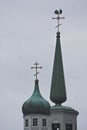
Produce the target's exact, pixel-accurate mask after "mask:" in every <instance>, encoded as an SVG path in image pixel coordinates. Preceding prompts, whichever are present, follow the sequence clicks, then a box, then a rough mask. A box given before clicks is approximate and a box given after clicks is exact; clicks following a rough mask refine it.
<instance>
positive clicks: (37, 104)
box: [22, 79, 50, 115]
mask: <svg viewBox="0 0 87 130" xmlns="http://www.w3.org/2000/svg"><path fill="white" fill-rule="evenodd" d="M22 112H23V114H24V115H28V114H46V115H49V114H50V104H49V103H48V101H46V100H45V99H44V98H43V97H42V95H41V93H40V91H39V85H38V80H37V79H36V80H35V88H34V92H33V94H32V96H31V97H30V98H29V99H28V100H27V101H25V102H24V104H23V106H22Z"/></svg>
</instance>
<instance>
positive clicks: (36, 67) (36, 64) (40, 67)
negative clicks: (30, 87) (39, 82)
mask: <svg viewBox="0 0 87 130" xmlns="http://www.w3.org/2000/svg"><path fill="white" fill-rule="evenodd" d="M34 65H35V67H31V69H35V70H36V72H35V74H34V76H35V77H36V79H37V75H38V74H39V72H38V71H37V69H42V66H38V65H39V63H37V61H36V62H35V63H34Z"/></svg>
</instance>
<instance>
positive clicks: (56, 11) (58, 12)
mask: <svg viewBox="0 0 87 130" xmlns="http://www.w3.org/2000/svg"><path fill="white" fill-rule="evenodd" d="M54 13H55V14H56V15H57V17H56V18H52V19H57V22H58V25H57V26H56V28H58V31H57V33H58V32H59V26H60V25H61V23H59V21H60V19H65V17H60V14H62V10H61V9H60V10H59V11H58V10H55V12H54Z"/></svg>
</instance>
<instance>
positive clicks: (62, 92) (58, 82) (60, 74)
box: [50, 11, 67, 104]
mask: <svg viewBox="0 0 87 130" xmlns="http://www.w3.org/2000/svg"><path fill="white" fill-rule="evenodd" d="M55 12H57V11H55ZM58 12H59V11H58ZM58 12H57V13H58ZM58 17H59V16H58ZM58 17H57V18H58ZM58 26H59V24H58ZM50 99H51V101H52V102H54V103H55V104H61V103H63V102H65V101H66V99H67V97H66V88H65V80H64V71H63V61H62V53H61V45H60V32H59V29H58V32H57V38H56V48H55V57H54V65H53V74H52V82H51V92H50Z"/></svg>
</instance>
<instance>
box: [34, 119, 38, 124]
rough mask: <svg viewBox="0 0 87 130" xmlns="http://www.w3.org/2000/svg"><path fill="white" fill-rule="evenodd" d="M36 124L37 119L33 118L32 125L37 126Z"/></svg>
mask: <svg viewBox="0 0 87 130" xmlns="http://www.w3.org/2000/svg"><path fill="white" fill-rule="evenodd" d="M37 125H38V120H37V118H33V126H37Z"/></svg>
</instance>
